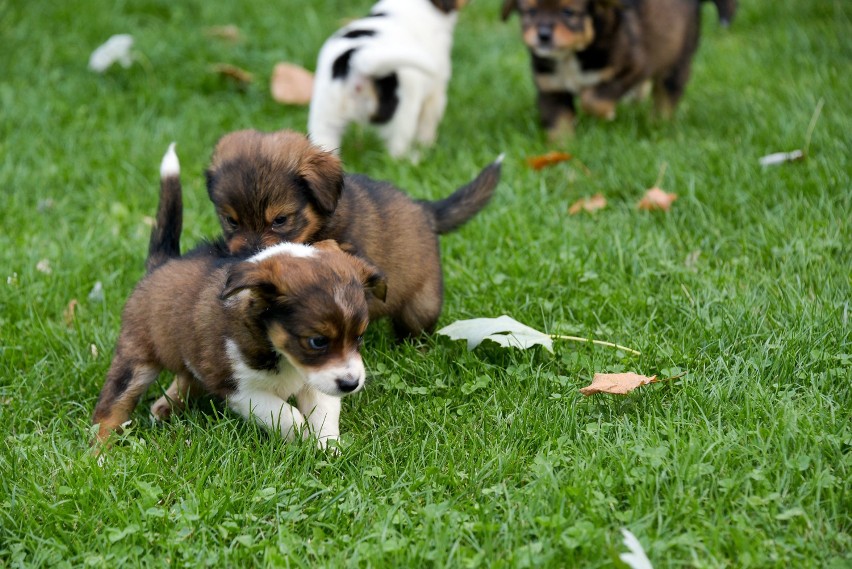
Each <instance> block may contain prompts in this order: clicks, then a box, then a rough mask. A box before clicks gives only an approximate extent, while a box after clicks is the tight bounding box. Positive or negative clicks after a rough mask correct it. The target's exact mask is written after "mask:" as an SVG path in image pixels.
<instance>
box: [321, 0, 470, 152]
mask: <svg viewBox="0 0 852 569" xmlns="http://www.w3.org/2000/svg"><path fill="white" fill-rule="evenodd" d="M465 2H466V0H381V1H380V2H378V3H377V4H375V5H374V6H373V8H372V10H371V12H370V14H369V15H368V16H367V17H365V18H361V19H359V20H355V21H354V22H351V23H349V24H348V25H346V26H345V27H344V28H342V29H340V30H338V31H337V32H336V33H335V34H334V35H333V36H331V37H330V38H329V39H328V40H327V41H326V42H325V44H324V45H323V47H322V49H321V50H320V53H319V58H318V61H317V69H316V74H315V77H314V91H313V95H312V97H311V108H310V116H309V118H308V133H309V135H310V138H311V140H312V141H313V142H314V143H315V144H317V145H319V146H321V147H323V148H324V149H326V150H328V151H331V152H335V153H338V152H339V149H340V141H341V138H342V137H343V133H344V131H345V130H346V127H347V125H348V124H349V123H351V122H358V123H372V124H375V125H377V126H378V128H379V133H380V135H381V136H382V138H383V139H384V141H385V144H386V145H387V148H388V152H390V154H391V156H393V157H395V158H399V157H403V156H409V157H410V158H412V159H414V160H416V159H417V153H416V151H415V150H414V148H413V147H414V144H415V143H419V144H421V145H424V146H430V145H432V144H433V143H434V142H435V138H436V136H437V131H438V125H439V124H440V122H441V118H442V117H443V116H444V109H445V107H446V104H447V83H449V80H450V75H451V71H452V65H451V62H450V51H451V49H452V44H453V30H454V28H455V25H456V20H457V17H458V10H459V9H460V8H461V7H462V6H463V5H464V4H465Z"/></svg>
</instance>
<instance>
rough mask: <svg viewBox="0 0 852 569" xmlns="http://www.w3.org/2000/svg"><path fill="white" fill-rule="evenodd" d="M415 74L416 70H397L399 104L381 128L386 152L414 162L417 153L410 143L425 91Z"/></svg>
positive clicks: (415, 132)
mask: <svg viewBox="0 0 852 569" xmlns="http://www.w3.org/2000/svg"><path fill="white" fill-rule="evenodd" d="M417 75H418V72H415V71H410V70H409V71H400V72H399V81H400V94H399V105H398V106H397V108H396V111H395V112H394V114H393V118H392V119H391V121H390V122H389V123H387V124H386V125H384V126H383V127H382V129H381V133H382V137H383V138H384V139H385V143H386V144H387V147H388V153H389V154H390V155H391V156H392V157H394V158H403V157H406V156H408V157H409V158H411V159H412V160H413V161H415V162H416V161H417V154H416V153H413V152H412V145H413V143H414V137H415V135H416V134H417V123H418V121H419V120H420V109H422V108H423V99H424V95H423V93H424V91H425V85H423V81H422V80H420V78H419V77H418V76H417Z"/></svg>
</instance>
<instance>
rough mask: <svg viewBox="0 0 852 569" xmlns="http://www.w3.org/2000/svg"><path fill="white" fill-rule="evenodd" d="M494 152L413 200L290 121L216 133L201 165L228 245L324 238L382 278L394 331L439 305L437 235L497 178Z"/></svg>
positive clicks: (375, 310)
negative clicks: (436, 193) (462, 181)
mask: <svg viewBox="0 0 852 569" xmlns="http://www.w3.org/2000/svg"><path fill="white" fill-rule="evenodd" d="M501 162H502V157H501V158H499V159H498V160H497V161H496V162H494V163H493V164H491V165H489V166H487V167H486V168H485V169H483V170H482V172H481V173H480V174H479V176H477V178H476V179H475V180H473V181H472V182H470V183H469V184H467V185H465V186H463V187H461V188H459V189H458V190H456V192H455V193H453V194H452V195H450V196H449V197H447V198H446V199H443V200H439V201H435V202H429V201H419V200H413V199H411V198H410V197H408V196H407V195H406V194H405V193H403V192H401V191H400V190H398V189H397V188H395V187H394V186H392V185H391V184H388V183H386V182H379V181H376V180H372V179H370V178H368V177H366V176H360V175H355V174H344V172H343V170H342V167H341V164H340V161H339V159H338V158H337V157H336V156H334V155H333V154H331V153H329V152H326V151H324V150H322V149H320V148H319V147H317V146H314V145H312V144H311V143H310V141H309V140H308V139H307V137H305V136H304V135H301V134H298V133H295V132H292V131H286V130H285V131H278V132H273V133H262V132H258V131H255V130H242V131H238V132H234V133H231V134H228V135H226V136H224V137H223V138H222V139H221V140H220V141H219V143H218V145H217V146H216V149H215V151H214V153H213V159H212V163H211V165H210V168H209V169H208V170H207V190H208V193H209V195H210V199H211V200H212V201H213V204H214V205H215V207H216V212H217V213H218V216H219V220H220V222H221V225H222V231H223V233H224V241H225V243H226V246H227V248H228V250H229V251H230V252H231V253H232V254H234V255H244V254H251V253H252V252H253V251H256V250H258V249H259V248H261V247H264V246H268V245H271V244H273V243H278V242H281V241H293V242H303V243H312V242H314V241H319V240H323V239H334V240H335V241H338V242H339V243H340V244H341V247H343V248H344V249H345V250H347V251H349V252H352V253H354V254H356V255H359V256H362V257H363V258H365V259H367V260H368V261H369V262H371V263H372V264H374V265H375V266H376V267H378V268H379V270H381V272H382V273H383V274H384V275H385V277H386V278H387V285H388V296H387V299H386V302H384V303H379V302H375V301H374V302H371V303H370V318H371V319H375V318H378V317H381V316H390V318H391V322H392V323H393V327H394V330H395V332H396V334H397V336H398V337H399V338H404V337H407V336H413V335H418V334H420V333H421V332H423V331H427V332H428V331H431V330H432V329H433V328H434V326H435V323H436V322H437V321H438V316H439V315H440V313H441V305H442V302H443V279H442V275H441V261H440V254H439V250H438V235H442V234H444V233H447V232H449V231H452V230H454V229H456V228H457V227H459V226H461V225H462V224H463V223H465V222H466V221H467V220H468V219H470V218H471V217H472V216H473V215H474V214H476V213H477V212H478V211H479V210H481V209H482V208H483V207H485V205H486V204H487V203H488V201H489V200H490V199H491V196H492V194H493V192H494V188H495V187H496V185H497V183H498V182H499V180H500V170H501Z"/></svg>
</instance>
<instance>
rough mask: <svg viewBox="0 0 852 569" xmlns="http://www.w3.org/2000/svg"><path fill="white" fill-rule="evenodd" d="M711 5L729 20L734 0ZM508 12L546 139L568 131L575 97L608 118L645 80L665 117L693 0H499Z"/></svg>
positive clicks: (685, 48)
mask: <svg viewBox="0 0 852 569" xmlns="http://www.w3.org/2000/svg"><path fill="white" fill-rule="evenodd" d="M714 3H715V4H716V6H717V8H718V9H719V11H720V14H721V16H722V18H723V21H724V20H728V21H729V20H730V19H731V18H733V13H734V10H735V7H736V2H735V0H714ZM514 11H518V12H519V13H520V17H521V27H522V30H523V39H524V43H525V44H526V46H527V48H528V49H529V51H530V56H531V58H532V67H533V79H534V81H535V84H536V87H537V89H538V107H539V112H540V114H541V121H542V124H543V126H544V127H545V128H546V129H547V131H548V134H549V135H550V137H551V139H555V138H560V137H561V136H563V135H566V134H571V133H573V129H574V118H575V105H574V99H575V97H577V96H579V97H580V103H581V106H582V108H583V110H584V111H585V112H587V113H589V114H592V115H594V116H597V117H600V118H604V119H608V120H612V119H614V118H615V105H616V103H617V102H618V101H619V100H620V99H622V98H623V97H625V95H627V94H629V93H631V92H634V91H641V89H642V86H643V85H644V84H646V83H647V82H649V81H650V82H651V83H652V85H653V96H654V103H655V106H656V109H657V111H658V113H659V114H660V115H662V116H664V117H669V116H671V115H672V114H673V112H674V109H675V107H676V106H677V103H678V101H679V100H680V98H681V96H682V95H683V92H684V89H685V87H686V83H687V80H688V79H689V73H690V69H691V65H692V57H693V55H694V53H695V50H696V49H697V47H698V38H699V32H700V15H701V11H700V3H699V0H505V1H504V3H503V12H502V16H503V19H504V20H505V19H507V18H508V17H509V16H510V15H511V13H512V12H514Z"/></svg>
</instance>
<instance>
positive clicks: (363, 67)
mask: <svg viewBox="0 0 852 569" xmlns="http://www.w3.org/2000/svg"><path fill="white" fill-rule="evenodd" d="M720 1H722V0H720ZM354 55H355V56H354V57H353V58H352V65H353V67H354V68H355V71H357V72H358V73H360V74H361V75H365V76H367V77H384V76H386V75H390V74H391V73H393V72H395V71H398V70H399V69H400V68H405V67H413V68H415V69H419V70H420V71H422V72H423V73H426V74H428V75H437V74H438V66H437V65H436V63H435V58H434V57H432V56H430V54H429V52H427V51H426V50H423V49H417V48H415V47H410V46H394V47H389V46H387V45H384V44H377V45H370V46H364V47H362V48H360V49H358V50H357V51H356V52H355V54H354Z"/></svg>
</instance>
